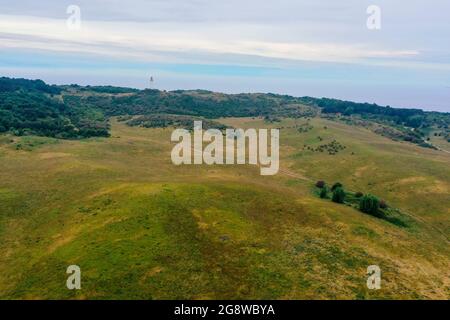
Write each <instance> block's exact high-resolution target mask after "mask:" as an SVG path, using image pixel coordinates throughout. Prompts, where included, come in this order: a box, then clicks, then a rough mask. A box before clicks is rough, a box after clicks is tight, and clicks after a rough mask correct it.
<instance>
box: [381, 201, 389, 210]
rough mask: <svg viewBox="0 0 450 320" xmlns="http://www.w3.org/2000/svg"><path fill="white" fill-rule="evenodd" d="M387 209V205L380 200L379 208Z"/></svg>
mask: <svg viewBox="0 0 450 320" xmlns="http://www.w3.org/2000/svg"><path fill="white" fill-rule="evenodd" d="M387 207H388V205H387V203H386V201H384V200H381V201H380V208H381V209H387Z"/></svg>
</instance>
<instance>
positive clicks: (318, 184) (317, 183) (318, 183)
mask: <svg viewBox="0 0 450 320" xmlns="http://www.w3.org/2000/svg"><path fill="white" fill-rule="evenodd" d="M316 187H317V188H320V189H322V188H323V187H325V181H322V180H320V181H317V182H316Z"/></svg>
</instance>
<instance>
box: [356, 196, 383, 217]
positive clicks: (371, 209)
mask: <svg viewBox="0 0 450 320" xmlns="http://www.w3.org/2000/svg"><path fill="white" fill-rule="evenodd" d="M379 207H380V200H378V198H377V197H375V196H373V195H370V194H368V195H365V196H364V197H362V199H361V201H360V203H359V209H360V210H361V211H362V212H364V213H367V214H370V215H373V216H379V211H378V209H379Z"/></svg>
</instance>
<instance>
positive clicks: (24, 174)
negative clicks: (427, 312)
mask: <svg viewBox="0 0 450 320" xmlns="http://www.w3.org/2000/svg"><path fill="white" fill-rule="evenodd" d="M5 82H9V81H6V80H5ZM0 84H1V82H0ZM27 85H29V84H27ZM35 86H37V88H34V87H33V88H29V89H26V88H24V87H23V84H20V86H19V87H14V86H12V87H8V88H9V89H4V86H0V88H3V89H1V90H0V91H1V94H2V95H3V99H6V98H8V97H13V98H12V100H14V101H13V102H11V104H10V105H6V104H0V112H3V113H0V115H1V117H0V122H1V123H2V125H3V127H4V129H5V130H3V131H4V133H2V134H0V164H1V168H2V170H1V171H0V298H1V299H337V298H341V299H449V298H450V289H449V288H450V273H449V270H450V249H449V248H450V247H449V241H450V239H449V235H450V197H449V195H450V166H449V165H450V154H449V153H446V152H444V151H443V150H450V147H449V145H450V143H448V141H447V140H445V134H444V133H446V132H448V124H449V121H448V119H449V116H448V114H443V113H427V112H423V111H411V110H407V111H405V114H403V113H402V112H401V111H400V115H398V114H397V113H395V112H397V111H395V112H394V113H392V111H388V112H387V113H388V114H385V109H378V107H376V108H375V109H373V110H372V109H369V111H367V109H366V107H367V105H364V104H362V105H361V106H360V107H359V104H352V103H349V104H351V108H352V109H349V110H341V107H339V110H334V111H333V110H331V109H327V105H325V104H322V105H320V101H326V100H321V99H317V100H316V99H314V98H306V97H305V98H295V97H288V96H278V95H271V94H242V95H236V96H235V95H224V94H218V93H211V92H206V91H188V92H186V91H177V92H164V91H156V90H153V91H151V90H144V91H136V90H133V89H127V88H115V87H79V86H59V87H50V88H51V89H49V88H47V87H45V89H42V84H41V83H39V84H35ZM2 90H3V91H2ZM43 90H44V91H43ZM49 90H50V91H51V92H45V91H49ZM53 90H56V91H55V92H53ZM31 94H32V95H37V96H39V97H41V98H42V99H44V98H45V100H42V101H48V104H47V105H48V107H49V108H50V109H44V110H45V112H44V113H42V114H37V115H36V116H35V117H34V120H33V121H34V122H33V123H32V124H29V123H27V124H26V126H25V125H23V126H22V127H20V128H19V126H18V124H19V122H17V121H16V120H15V118H18V119H22V121H21V122H20V123H24V120H26V119H25V118H26V115H27V114H28V113H27V112H25V113H23V112H22V113H20V112H18V111H17V109H14V108H11V107H9V106H11V105H13V104H14V106H15V108H18V107H19V106H20V104H17V103H16V101H18V100H17V99H19V98H18V97H24V96H27V97H28V95H31ZM29 98H30V99H31V100H32V101H40V100H36V99H34V98H33V97H29ZM0 101H4V100H0ZM50 101H51V102H50ZM58 101H59V102H58ZM45 103H47V102H45ZM324 103H325V102H324ZM53 104H55V105H53ZM332 104H333V105H334V104H335V102H333V103H332ZM349 104H348V103H347V104H345V105H346V106H347V107H346V108H349V107H348V105H349ZM5 105H6V107H5ZM339 105H340V103H339ZM29 107H30V108H31V109H32V110H41V107H40V106H39V105H29ZM53 107H54V108H53ZM330 108H331V107H330ZM333 108H334V107H333ZM359 108H362V109H359ZM5 110H6V111H5ZM396 110H397V109H396ZM47 111H48V112H47ZM332 111H333V112H332ZM339 111H341V112H339ZM6 112H9V113H8V114H9V115H10V118H9V119H12V118H13V120H11V121H16V122H15V126H14V127H7V126H6V125H5V124H7V122H6V121H5V117H4V116H3V115H4V114H6ZM152 114H158V115H175V114H176V115H182V116H183V117H204V118H205V119H210V120H213V121H214V123H220V124H222V125H223V126H231V127H236V128H267V127H272V128H280V130H281V133H280V158H281V159H280V163H281V169H280V172H279V173H278V174H277V175H275V176H261V175H260V174H259V170H258V168H257V167H256V166H251V165H226V166H225V165H224V166H220V165H216V166H207V165H200V166H174V165H173V164H172V162H171V161H170V152H171V149H172V147H173V143H171V142H170V135H171V132H172V128H171V127H170V126H171V125H173V123H169V124H164V125H159V126H154V127H153V126H150V127H147V128H146V127H143V126H141V124H142V123H141V122H138V123H137V125H135V124H136V123H129V121H130V120H133V119H136V117H139V116H149V115H152ZM23 117H25V118H23ZM411 117H412V119H411ZM44 119H46V121H50V120H49V119H60V120H61V121H62V123H64V121H65V120H64V119H69V120H70V121H71V123H72V124H73V127H74V128H77V129H78V131H77V130H75V131H73V130H74V129H73V128H72V129H71V130H72V132H80V131H82V130H83V128H87V127H86V126H82V125H81V124H86V123H88V128H89V127H90V126H94V127H95V128H97V127H98V128H100V127H101V128H107V130H108V136H105V135H104V134H97V133H96V132H95V131H85V132H88V133H87V134H86V135H81V134H74V135H64V134H63V133H65V132H68V131H66V130H65V129H64V127H60V126H58V125H56V126H55V127H54V128H55V130H54V131H48V132H47V131H42V130H40V129H39V130H38V129H37V128H41V127H40V126H41V123H42V122H43V120H44ZM408 119H409V120H408ZM414 119H416V120H414ZM146 120H149V119H148V118H146ZM150 120H152V119H151V118H150ZM160 120H161V118H158V121H160ZM55 121H56V120H55ZM58 121H59V120H58ZM408 121H409V122H408ZM414 121H416V122H414ZM8 123H10V122H8ZM158 123H160V122H158ZM164 123H165V122H164ZM78 125H80V126H78ZM166 125H167V126H166ZM380 128H385V129H384V131H377V129H380ZM386 128H392V129H393V130H394V129H395V130H398V131H399V132H401V133H403V134H408V137H409V136H414V137H420V139H419V138H418V139H419V140H418V141H417V142H414V141H410V140H408V139H403V138H399V137H398V136H392V135H388V134H381V133H386ZM18 130H19V131H20V132H18ZM55 132H57V133H55ZM89 132H90V133H89ZM103 132H104V131H103ZM405 132H406V133H405ZM435 132H439V133H441V136H439V135H434V133H435ZM58 134H59V135H58ZM427 137H430V141H429V146H426V147H424V145H422V146H421V145H420V144H421V143H422V142H424V141H426V140H427ZM336 145H339V146H342V148H335V146H336ZM330 146H333V150H332V152H329V149H330V148H331V147H330ZM433 146H436V147H433ZM337 149H338V150H337ZM320 150H322V151H320ZM318 180H324V181H326V183H327V184H328V185H332V184H333V183H335V182H341V183H342V184H343V185H344V186H345V188H346V189H347V190H352V191H355V192H356V191H360V192H362V193H371V194H374V195H377V196H378V197H380V198H381V199H383V200H385V201H386V202H387V203H388V204H389V205H390V206H391V207H393V208H396V209H398V212H399V217H400V218H401V219H402V221H405V222H406V224H405V225H404V226H403V225H396V224H394V223H390V222H389V221H386V220H383V219H379V218H377V217H374V216H371V215H368V214H364V213H362V212H361V211H359V210H357V209H356V208H354V207H352V206H350V205H345V204H337V203H334V202H332V201H328V200H325V199H321V198H320V197H318V196H317V194H316V192H317V190H316V188H315V186H314V185H315V183H316V181H318ZM71 264H76V265H79V266H80V268H81V271H82V289H81V290H74V291H72V290H68V289H67V288H66V286H65V283H66V279H67V274H66V268H67V266H68V265H71ZM369 265H378V266H380V268H381V271H382V286H381V289H380V290H369V289H368V288H367V286H366V281H367V274H366V271H367V267H368V266H369Z"/></svg>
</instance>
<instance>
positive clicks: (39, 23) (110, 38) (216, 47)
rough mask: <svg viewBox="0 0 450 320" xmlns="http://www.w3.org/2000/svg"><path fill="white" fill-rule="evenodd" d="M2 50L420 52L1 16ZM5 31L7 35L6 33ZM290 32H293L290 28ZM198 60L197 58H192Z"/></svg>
mask: <svg viewBox="0 0 450 320" xmlns="http://www.w3.org/2000/svg"><path fill="white" fill-rule="evenodd" d="M0 30H2V31H3V32H1V33H0V39H1V40H2V41H1V43H0V47H4V48H28V49H42V50H51V51H62V52H83V53H92V54H101V55H109V56H118V57H130V58H137V59H143V60H151V61H155V60H156V61H159V60H162V59H167V57H169V58H170V59H173V58H174V55H169V56H167V55H166V53H176V54H177V55H178V60H184V59H183V56H184V55H185V58H187V57H190V58H193V57H194V56H195V54H198V55H201V54H205V53H207V54H211V55H223V54H227V55H242V56H259V57H265V58H275V59H286V60H293V61H295V60H301V61H328V62H364V61H368V60H367V59H377V58H383V59H386V58H408V57H412V56H417V55H419V54H420V52H418V51H417V50H396V49H394V50H393V49H385V48H370V46H368V45H366V44H346V43H323V42H306V41H305V42H302V41H293V40H290V41H280V40H279V39H278V36H277V34H278V33H282V32H283V30H279V31H278V32H277V34H274V35H272V36H267V32H268V31H269V30H268V28H267V27H265V26H261V25H254V24H244V23H242V24H234V25H233V26H229V25H227V24H222V23H213V24H210V25H209V26H208V28H205V27H204V25H203V24H198V23H177V24H174V23H161V22H155V23H131V22H104V21H102V22H99V21H83V22H82V29H81V30H69V29H68V28H67V27H66V20H64V19H51V18H37V17H29V16H8V15H6V16H5V15H0ZM4 30H6V31H7V32H4ZM286 31H288V30H286ZM193 59H195V58H193Z"/></svg>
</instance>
